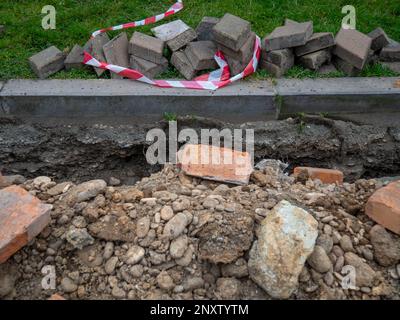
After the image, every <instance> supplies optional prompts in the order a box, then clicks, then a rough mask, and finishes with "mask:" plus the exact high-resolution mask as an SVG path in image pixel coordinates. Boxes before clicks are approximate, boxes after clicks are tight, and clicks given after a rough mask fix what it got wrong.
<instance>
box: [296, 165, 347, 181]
mask: <svg viewBox="0 0 400 320" xmlns="http://www.w3.org/2000/svg"><path fill="white" fill-rule="evenodd" d="M304 171H305V172H307V175H308V177H309V178H310V179H312V180H315V179H318V180H320V181H321V182H322V183H339V184H341V183H343V172H341V171H339V170H333V169H323V168H312V167H296V168H294V173H293V174H294V176H295V177H296V176H298V175H299V174H300V173H301V172H304Z"/></svg>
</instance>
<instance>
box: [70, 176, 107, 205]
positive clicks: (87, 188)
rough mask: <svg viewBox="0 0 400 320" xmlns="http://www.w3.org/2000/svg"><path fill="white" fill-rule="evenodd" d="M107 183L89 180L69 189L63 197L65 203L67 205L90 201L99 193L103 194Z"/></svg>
mask: <svg viewBox="0 0 400 320" xmlns="http://www.w3.org/2000/svg"><path fill="white" fill-rule="evenodd" d="M106 187H107V183H106V182H105V181H104V180H91V181H88V182H84V183H81V184H79V185H77V186H75V187H73V188H71V189H70V190H69V191H68V193H67V194H66V195H65V201H66V202H67V203H68V204H69V205H71V206H72V205H74V204H75V203H79V202H83V201H87V200H90V199H92V198H94V197H96V196H97V195H98V194H100V193H104V192H105V190H106Z"/></svg>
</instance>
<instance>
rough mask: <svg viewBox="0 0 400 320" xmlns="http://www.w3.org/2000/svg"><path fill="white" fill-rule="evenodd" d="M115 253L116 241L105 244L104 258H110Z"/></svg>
mask: <svg viewBox="0 0 400 320" xmlns="http://www.w3.org/2000/svg"><path fill="white" fill-rule="evenodd" d="M113 253H114V243H113V242H110V241H109V242H107V243H106V245H105V246H104V252H103V258H104V259H106V260H108V259H110V258H111V257H112V255H113Z"/></svg>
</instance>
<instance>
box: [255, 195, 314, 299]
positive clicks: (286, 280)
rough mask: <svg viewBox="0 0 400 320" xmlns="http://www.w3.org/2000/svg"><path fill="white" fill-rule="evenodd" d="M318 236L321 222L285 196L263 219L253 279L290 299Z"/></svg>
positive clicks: (279, 296) (270, 290)
mask: <svg viewBox="0 0 400 320" xmlns="http://www.w3.org/2000/svg"><path fill="white" fill-rule="evenodd" d="M317 236H318V222H317V221H316V220H315V219H314V218H313V217H312V216H311V215H310V214H309V213H308V212H307V211H305V210H303V209H301V208H299V207H296V206H293V205H292V204H290V203H289V202H288V201H285V200H282V201H281V202H279V203H278V204H277V205H276V206H275V207H274V208H273V210H272V211H271V213H270V214H269V215H268V216H267V217H266V218H265V219H264V220H263V221H262V223H261V227H260V229H259V232H258V241H255V242H254V244H253V247H252V248H251V251H250V258H249V262H248V266H249V274H250V277H251V279H252V280H253V281H254V282H256V283H257V284H258V285H259V286H260V287H261V288H263V289H264V290H265V291H266V292H267V293H268V294H269V295H271V296H272V297H274V298H279V299H287V298H289V297H290V295H291V294H292V293H293V292H294V291H295V290H296V288H297V285H298V277H299V274H300V272H301V270H302V269H303V266H304V263H305V262H306V260H307V258H308V256H309V255H310V254H311V253H312V252H313V250H314V245H315V241H316V239H317Z"/></svg>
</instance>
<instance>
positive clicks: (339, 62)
mask: <svg viewBox="0 0 400 320" xmlns="http://www.w3.org/2000/svg"><path fill="white" fill-rule="evenodd" d="M332 62H333V64H334V65H335V67H336V69H338V70H340V71H342V72H344V73H345V74H347V75H348V76H350V77H355V76H357V75H359V74H360V73H361V70H360V69H358V68H356V67H354V66H353V65H351V64H350V63H348V62H347V61H345V60H343V59H341V58H339V57H334V58H333V59H332Z"/></svg>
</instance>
